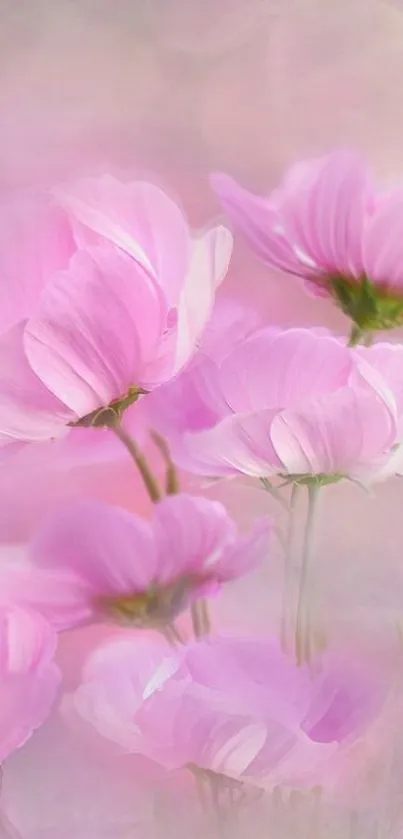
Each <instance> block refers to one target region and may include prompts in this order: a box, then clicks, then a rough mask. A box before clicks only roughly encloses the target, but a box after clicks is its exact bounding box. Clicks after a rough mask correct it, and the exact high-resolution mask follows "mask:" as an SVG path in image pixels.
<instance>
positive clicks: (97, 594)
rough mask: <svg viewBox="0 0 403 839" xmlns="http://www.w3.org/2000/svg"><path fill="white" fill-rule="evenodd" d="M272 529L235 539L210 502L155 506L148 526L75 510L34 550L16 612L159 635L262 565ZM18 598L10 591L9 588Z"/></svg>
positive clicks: (101, 507)
mask: <svg viewBox="0 0 403 839" xmlns="http://www.w3.org/2000/svg"><path fill="white" fill-rule="evenodd" d="M270 532H271V522H270V520H269V519H268V518H264V519H261V520H260V521H258V522H257V523H256V525H255V528H254V530H253V531H252V533H251V534H250V535H249V536H246V537H239V536H238V534H237V528H236V525H235V523H234V522H233V521H232V519H231V518H230V517H229V516H228V514H227V512H226V510H225V508H224V507H223V506H222V505H221V504H220V503H218V502H214V501H209V500H207V499H205V498H197V497H193V496H188V495H185V494H181V495H176V496H171V497H168V498H166V499H165V500H163V501H161V502H160V503H159V504H157V505H156V506H155V508H154V517H153V519H152V520H151V521H150V522H148V521H145V520H143V519H141V518H139V517H137V516H135V515H132V514H131V513H128V512H126V511H125V510H121V509H117V508H115V507H110V506H108V505H106V504H101V503H96V502H91V501H81V502H76V503H74V504H71V505H70V506H67V507H66V508H64V509H62V510H61V511H60V512H59V513H56V514H55V515H54V516H52V517H51V518H50V520H48V521H47V522H45V523H44V525H43V527H42V528H41V529H40V530H39V532H38V533H37V534H36V536H35V537H34V539H33V543H32V558H33V560H34V562H36V563H37V565H38V566H41V568H40V569H39V570H41V571H42V569H43V568H47V569H48V570H49V574H48V575H46V574H43V573H42V574H41V577H40V579H39V577H37V579H36V580H35V579H34V575H32V577H33V582H32V585H31V586H30V581H29V576H28V575H27V574H24V573H23V574H21V576H20V587H21V596H22V597H23V598H24V602H30V592H31V597H32V600H31V602H33V603H34V604H35V607H36V608H38V609H42V610H43V611H44V612H45V614H47V615H48V616H49V619H52V620H53V621H54V622H55V623H56V624H57V625H59V626H64V627H67V626H73V625H75V624H77V623H80V622H83V621H88V620H104V621H116V622H119V623H125V624H129V625H133V626H149V627H157V628H158V627H160V628H163V627H165V626H167V625H169V624H171V623H172V621H173V620H174V619H175V617H176V616H177V615H178V614H179V613H180V612H181V611H183V610H184V609H185V608H187V606H188V605H189V603H190V602H191V601H193V600H194V599H196V598H197V597H199V596H201V595H205V594H208V593H211V592H214V590H215V589H217V587H219V586H220V585H221V584H222V583H224V582H226V581H227V580H232V579H235V578H237V577H239V576H242V575H243V574H245V573H247V572H248V571H249V570H251V569H252V568H254V567H256V566H257V564H258V563H259V562H260V561H261V560H262V559H263V557H265V556H266V555H267V550H268V543H269V537H270ZM16 587H17V588H18V583H16Z"/></svg>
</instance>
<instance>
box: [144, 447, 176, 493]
mask: <svg viewBox="0 0 403 839" xmlns="http://www.w3.org/2000/svg"><path fill="white" fill-rule="evenodd" d="M151 437H152V438H153V440H154V443H155V445H156V446H157V449H159V451H160V453H161V455H162V458H163V460H164V463H165V465H166V470H167V471H166V486H165V489H166V493H167V495H176V493H178V492H179V490H180V486H179V475H178V472H177V469H176V466H175V464H174V462H173V460H172V458H171V453H170V451H169V446H168V443H167V442H166V440H164V438H163V437H161V435H160V434H157V432H156V431H152V432H151Z"/></svg>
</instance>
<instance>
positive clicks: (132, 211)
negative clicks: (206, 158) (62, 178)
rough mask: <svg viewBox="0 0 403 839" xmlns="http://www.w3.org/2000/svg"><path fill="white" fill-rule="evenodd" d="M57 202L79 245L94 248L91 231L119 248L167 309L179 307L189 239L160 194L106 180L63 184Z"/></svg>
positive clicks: (156, 190)
mask: <svg viewBox="0 0 403 839" xmlns="http://www.w3.org/2000/svg"><path fill="white" fill-rule="evenodd" d="M57 199H58V200H59V202H60V203H61V204H62V206H64V207H65V208H66V209H67V210H68V211H69V212H70V214H71V216H72V217H73V219H76V220H77V221H78V222H80V226H79V227H78V229H77V230H76V235H77V239H78V242H79V244H80V245H81V246H83V245H84V246H88V244H89V245H92V244H94V241H96V239H94V237H93V236H91V233H90V232H91V231H92V232H93V233H95V234H97V235H98V236H99V237H102V238H104V239H106V240H108V241H109V242H111V243H112V244H114V245H117V246H118V247H119V248H121V249H122V250H123V251H124V252H125V253H127V254H128V255H129V256H131V257H133V258H134V259H135V260H138V261H139V262H140V264H141V265H143V266H144V267H145V268H146V270H148V271H151V272H152V273H153V275H154V278H155V279H156V280H157V282H158V283H159V284H160V285H161V288H162V289H163V291H164V293H165V295H166V298H167V300H168V301H169V303H170V304H171V305H174V304H175V303H176V302H177V299H178V295H179V293H180V291H181V289H182V286H183V283H184V280H185V276H186V271H187V268H188V264H189V258H190V237H189V232H188V227H187V224H186V221H185V218H184V217H183V215H182V213H181V211H180V210H179V207H177V205H176V204H175V203H174V202H173V201H172V200H171V199H170V198H168V196H167V195H165V193H164V192H163V191H162V190H161V189H159V188H158V187H156V186H154V185H153V184H149V183H146V182H143V181H135V182H131V183H122V182H120V181H118V180H116V178H113V177H112V176H111V175H104V176H103V177H101V178H96V179H95V178H94V179H86V180H82V181H78V182H77V183H75V184H74V183H73V184H68V185H66V186H65V187H64V188H63V189H60V190H58V191H57ZM81 225H82V226H81Z"/></svg>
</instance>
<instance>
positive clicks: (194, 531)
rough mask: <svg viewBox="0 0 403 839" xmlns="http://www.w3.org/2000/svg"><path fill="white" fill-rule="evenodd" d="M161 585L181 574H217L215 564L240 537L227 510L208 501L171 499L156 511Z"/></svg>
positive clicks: (155, 523) (189, 496)
mask: <svg viewBox="0 0 403 839" xmlns="http://www.w3.org/2000/svg"><path fill="white" fill-rule="evenodd" d="M154 527H155V538H156V543H157V550H158V552H159V560H160V562H159V573H158V579H159V581H160V582H169V581H170V580H172V579H175V577H177V576H179V575H180V574H184V573H185V574H186V572H188V573H190V574H191V573H195V574H198V573H200V574H201V575H203V573H204V572H207V573H208V572H214V568H215V563H216V562H217V561H218V560H219V557H220V556H221V554H222V552H223V551H224V550H225V549H226V548H227V546H228V545H229V544H232V543H233V542H234V541H235V539H236V536H237V528H236V525H235V523H234V522H233V521H232V519H231V518H230V517H229V515H228V513H227V511H226V509H225V507H223V505H222V504H220V503H219V502H218V501H210V500H209V499H207V498H199V497H196V496H191V495H186V494H184V493H181V494H180V495H176V496H170V497H168V498H166V499H165V500H163V501H161V502H160V503H159V504H158V505H157V507H156V508H155V520H154Z"/></svg>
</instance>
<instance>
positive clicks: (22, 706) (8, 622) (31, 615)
mask: <svg viewBox="0 0 403 839" xmlns="http://www.w3.org/2000/svg"><path fill="white" fill-rule="evenodd" d="M0 623H1V631H0V708H1V718H0V760H1V761H3V760H4V759H5V758H6V757H8V756H9V755H10V754H11V752H13V751H14V750H15V749H18V748H19V747H20V746H23V745H24V743H26V741H27V740H28V739H29V738H30V736H31V734H32V733H33V732H34V731H35V729H37V728H38V727H39V726H40V725H41V724H42V723H43V721H44V720H45V719H46V717H47V715H48V713H49V711H50V709H51V707H52V704H53V701H54V699H55V696H56V691H57V688H58V684H59V679H60V674H59V669H58V667H56V665H55V664H54V663H53V655H54V652H55V647H56V636H55V634H54V632H53V631H52V629H51V627H50V625H49V624H48V623H47V622H46V621H45V620H44V618H43V617H41V616H40V615H38V614H36V613H35V612H32V611H30V610H27V609H21V608H17V607H15V606H13V607H7V608H5V607H2V608H1V610H0Z"/></svg>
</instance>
